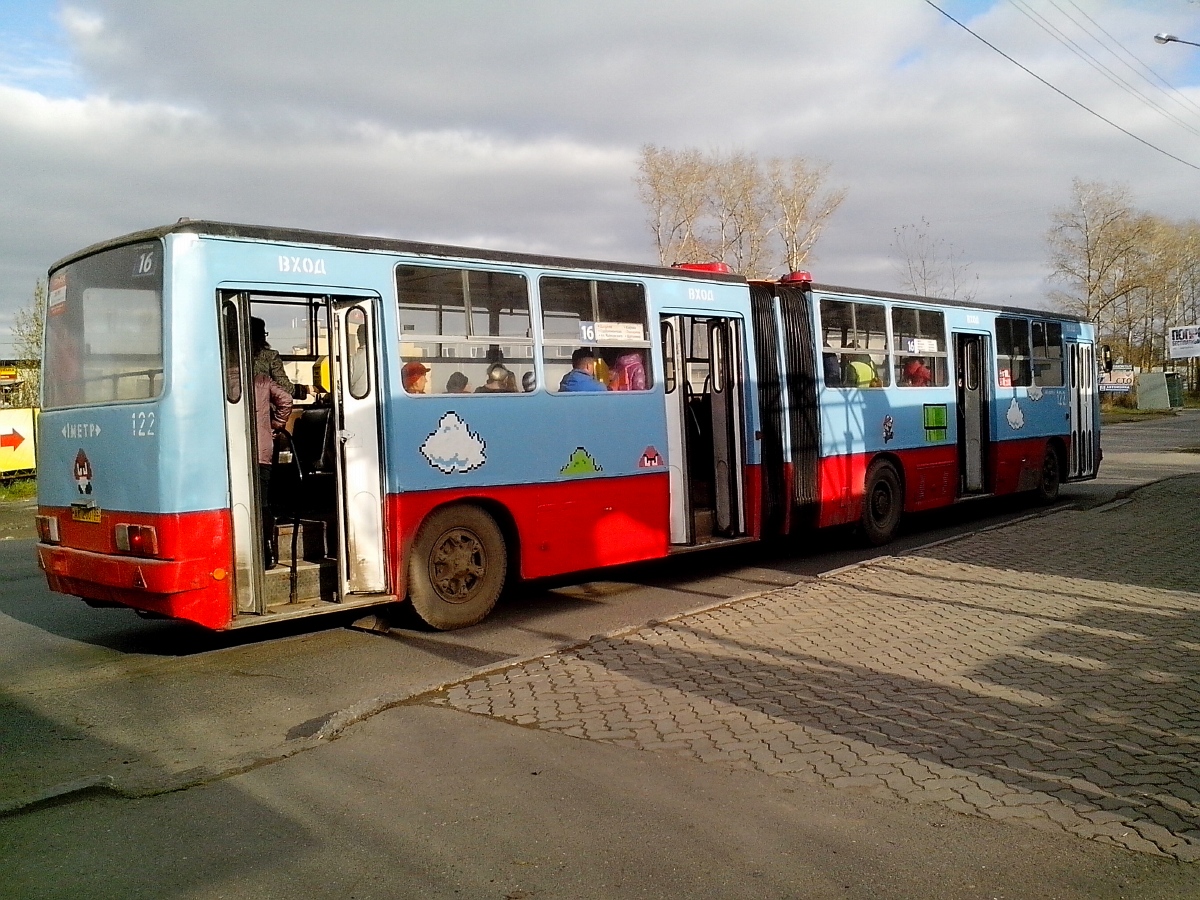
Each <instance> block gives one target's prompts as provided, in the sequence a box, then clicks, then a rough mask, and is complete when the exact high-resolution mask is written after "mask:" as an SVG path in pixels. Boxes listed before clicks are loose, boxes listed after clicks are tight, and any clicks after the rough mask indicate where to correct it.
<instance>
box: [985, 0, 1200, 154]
mask: <svg viewBox="0 0 1200 900" xmlns="http://www.w3.org/2000/svg"><path fill="white" fill-rule="evenodd" d="M1008 2H1009V3H1010V4H1012V6H1013V7H1015V8H1016V10H1017V11H1018V12H1019V13H1021V15H1023V16H1025V18H1027V19H1029V21H1031V22H1033V24H1035V25H1037V26H1038V28H1040V29H1042V31H1044V32H1046V33H1047V34H1048V35H1050V36H1051V37H1052V38H1054V39H1055V40H1056V41H1058V42H1059V43H1060V44H1062V45H1063V46H1064V47H1066V48H1067V49H1068V50H1070V51H1071V52H1072V53H1073V54H1075V55H1076V56H1078V57H1079V58H1080V59H1082V60H1083V61H1084V62H1085V63H1087V64H1088V65H1089V66H1091V67H1092V68H1093V69H1095V70H1096V71H1097V72H1099V73H1100V74H1101V75H1103V76H1104V77H1105V78H1107V79H1108V80H1109V81H1110V82H1112V83H1113V84H1114V85H1116V86H1117V87H1118V88H1120V89H1121V90H1123V91H1125V93H1127V94H1129V95H1130V96H1131V97H1134V98H1135V99H1137V100H1139V101H1141V102H1142V103H1143V104H1145V105H1146V106H1149V107H1150V108H1151V109H1153V110H1155V111H1156V112H1157V113H1159V115H1162V116H1164V117H1166V118H1168V119H1170V120H1171V121H1172V122H1174V123H1175V124H1176V125H1178V126H1179V127H1180V128H1183V129H1185V130H1187V131H1190V132H1191V133H1192V134H1194V135H1196V136H1197V137H1200V129H1197V128H1196V127H1195V126H1193V125H1189V124H1188V123H1187V122H1185V121H1183V119H1181V118H1179V117H1178V116H1177V115H1175V114H1174V113H1173V112H1170V111H1169V110H1166V109H1164V108H1163V107H1162V106H1160V105H1159V104H1158V103H1157V102H1156V101H1154V100H1153V99H1151V98H1150V97H1147V96H1146V95H1145V94H1143V93H1142V92H1141V91H1140V90H1139V89H1138V88H1137V87H1135V86H1134V85H1132V84H1130V83H1129V82H1128V81H1126V80H1125V79H1124V78H1122V77H1121V76H1120V75H1118V74H1117V73H1116V72H1114V71H1113V70H1112V69H1110V68H1109V67H1108V66H1106V65H1105V64H1104V63H1103V62H1101V61H1100V60H1099V59H1097V58H1096V57H1095V56H1093V55H1092V54H1091V53H1089V52H1088V51H1087V50H1086V49H1084V47H1083V46H1082V45H1081V44H1079V43H1078V42H1077V41H1075V40H1074V39H1073V38H1072V37H1071V36H1070V35H1068V34H1067V33H1066V32H1065V31H1063V30H1062V29H1060V28H1059V27H1058V26H1057V25H1055V24H1054V23H1053V22H1051V21H1050V20H1049V19H1048V18H1046V17H1045V16H1044V15H1042V14H1041V13H1039V12H1037V11H1036V10H1034V9H1032V8H1030V7H1029V5H1028V4H1026V3H1024V2H1023V0H1008ZM1050 5H1051V6H1053V7H1054V8H1055V9H1057V10H1058V11H1059V12H1060V13H1062V14H1063V16H1065V17H1066V18H1067V20H1068V21H1069V22H1071V24H1072V25H1076V26H1079V23H1078V22H1076V21H1075V20H1074V19H1072V18H1071V16H1070V15H1069V14H1068V13H1067V12H1066V11H1065V10H1063V8H1062V7H1060V6H1059V5H1058V4H1057V3H1055V2H1054V0H1050ZM1079 27H1082V26H1079ZM1083 30H1084V31H1086V30H1087V29H1083ZM1089 37H1092V35H1089ZM1099 43H1100V44H1101V46H1104V45H1103V43H1102V42H1099ZM1104 49H1105V50H1108V48H1107V47H1105V48H1104ZM1109 52H1110V53H1112V51H1111V50H1109ZM1113 55H1114V56H1115V55H1116V54H1113Z"/></svg>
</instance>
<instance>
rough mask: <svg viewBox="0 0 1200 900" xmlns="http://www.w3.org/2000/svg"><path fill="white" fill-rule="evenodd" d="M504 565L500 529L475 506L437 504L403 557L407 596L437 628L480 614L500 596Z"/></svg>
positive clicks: (505, 558) (445, 628) (465, 621)
mask: <svg viewBox="0 0 1200 900" xmlns="http://www.w3.org/2000/svg"><path fill="white" fill-rule="evenodd" d="M507 570H508V556H507V552H506V550H505V546H504V535H502V534H501V533H500V529H499V527H498V526H497V525H496V521H495V519H493V518H492V517H491V516H489V515H488V514H487V513H486V512H484V511H483V510H482V509H479V508H478V507H476V506H448V507H446V508H445V509H439V510H438V511H437V512H435V513H434V514H433V515H431V516H430V517H429V518H428V519H426V520H425V523H424V524H423V525H422V526H421V530H420V531H418V532H417V537H416V540H415V541H413V549H412V555H411V557H410V558H409V562H408V596H409V599H410V600H411V601H412V605H413V609H415V610H416V611H417V615H419V616H420V617H421V618H422V619H424V620H425V622H426V623H428V624H429V625H432V626H433V627H434V628H437V629H439V630H441V631H449V630H450V629H452V628H465V627H466V626H467V625H474V624H475V623H476V622H478V621H480V620H481V619H483V617H484V616H486V615H487V614H488V613H489V612H491V611H492V607H493V606H495V605H496V601H497V600H498V599H499V597H500V591H501V590H502V589H503V588H504V578H505V575H506V573H507Z"/></svg>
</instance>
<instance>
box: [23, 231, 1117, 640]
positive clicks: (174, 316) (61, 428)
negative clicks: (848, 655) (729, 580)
mask: <svg viewBox="0 0 1200 900" xmlns="http://www.w3.org/2000/svg"><path fill="white" fill-rule="evenodd" d="M49 278H50V280H49V290H48V298H47V309H46V337H45V358H44V366H43V378H42V390H43V412H42V414H41V416H40V419H39V429H40V433H39V441H38V503H39V514H38V518H37V525H38V534H39V543H38V545H37V553H38V559H39V562H40V565H41V567H42V569H44V571H45V573H46V577H47V579H48V582H49V586H50V587H51V589H53V590H55V591H58V592H61V593H64V594H68V595H74V596H77V597H80V598H83V599H84V600H86V601H87V602H88V603H90V604H92V605H95V606H122V607H132V608H134V609H136V610H138V611H139V612H141V613H143V614H147V615H158V616H165V617H169V618H174V619H181V620H187V621H190V622H194V623H197V624H199V625H202V626H205V627H207V628H211V629H228V628H235V627H242V626H247V625H254V624H259V623H264V622H273V621H280V620H282V619H287V618H293V617H299V616H309V615H318V614H322V613H326V612H335V611H339V610H347V609H351V608H356V607H368V606H376V605H379V604H384V603H392V602H402V601H407V602H409V603H411V604H412V606H413V608H414V609H415V610H416V612H417V613H418V614H419V615H420V616H421V617H422V618H423V619H424V620H425V621H426V622H428V623H429V624H430V625H432V626H433V627H436V628H455V627H461V626H465V625H470V624H473V623H475V622H478V621H479V620H480V619H482V618H483V617H484V616H486V615H487V613H488V612H489V611H490V610H491V609H492V607H493V605H494V604H495V603H496V600H497V598H498V597H499V596H500V592H501V590H502V588H503V587H504V585H505V584H506V583H508V582H509V581H511V580H513V579H518V578H519V579H536V578H542V577H547V576H561V575H563V574H565V573H572V572H582V571H588V570H594V569H599V568H603V567H606V566H613V565H618V564H623V563H631V562H636V561H643V560H652V559H659V558H663V557H667V556H669V555H671V554H676V553H682V552H688V551H693V550H698V549H702V548H708V547H716V546H723V545H728V544H731V543H737V542H748V541H755V540H760V539H763V538H767V537H774V536H780V535H788V534H803V533H805V532H808V531H811V529H816V528H824V527H829V526H835V525H845V524H850V523H857V524H858V525H859V526H860V528H861V531H862V533H863V534H864V535H865V536H866V538H867V539H868V540H870V541H871V542H874V543H883V542H886V541H888V540H889V539H890V538H891V537H892V535H893V533H894V532H895V530H896V527H897V525H898V523H899V521H900V518H901V516H902V515H903V514H904V513H907V512H915V511H919V510H928V509H934V508H937V507H942V506H947V505H950V504H953V503H956V502H959V501H962V500H965V499H968V498H973V497H981V496H988V495H1001V494H1010V493H1015V492H1018V491H1029V492H1031V493H1035V494H1037V495H1040V496H1041V497H1042V498H1043V499H1046V500H1050V499H1053V498H1054V497H1055V496H1056V495H1057V492H1058V488H1059V485H1060V484H1061V483H1062V482H1063V481H1071V480H1078V479H1087V478H1093V477H1095V475H1096V471H1097V466H1098V464H1099V425H1098V422H1099V413H1098V405H1097V395H1096V386H1095V382H1096V354H1095V345H1094V333H1093V329H1092V326H1091V325H1090V324H1088V323H1086V322H1083V321H1080V320H1078V319H1074V318H1070V317H1068V316H1062V315H1057V314H1052V313H1049V312H1046V311H1043V310H1032V309H1018V308H1007V307H993V306H984V305H974V304H966V303H951V302H946V301H941V300H935V299H930V298H926V297H916V296H907V295H902V294H892V293H882V292H872V291H860V290H853V289H847V288H840V287H832V286H826V285H821V284H814V283H812V281H811V279H810V278H809V277H808V276H807V275H806V274H805V273H794V274H792V275H790V276H787V277H785V278H783V279H780V280H779V281H777V282H765V281H764V282H758V281H754V282H748V281H747V280H746V279H744V278H742V277H740V276H738V275H735V274H732V273H730V272H729V271H728V269H727V268H725V267H723V266H721V265H719V264H718V265H711V266H694V267H687V266H683V267H675V268H661V267H652V266H644V265H629V264H618V263H606V262H593V261H584V260H575V259H562V258H553V257H544V256H534V255H528V254H520V253H506V252H495V251H488V250H479V249H470V248H462V247H450V246H437V245H430V244H421V243H414V242H408V241H399V240H391V239H383V238H370V237H360V236H351V235H341V234H327V233H318V232H309V231H298V230H285V229H278V228H268V227H257V226H245V225H232V224H224V223H216V222H202V221H188V220H181V221H180V222H179V223H177V224H175V225H171V226H167V227H163V228H157V229H153V230H148V231H144V232H139V233H136V234H131V235H127V236H125V237H121V238H118V239H115V240H112V241H109V242H107V243H104V244H99V245H96V246H93V247H89V248H87V249H85V250H82V251H80V252H79V253H76V254H74V255H72V256H69V257H67V258H66V259H64V260H62V261H61V262H59V263H57V264H56V265H55V266H54V267H53V268H52V269H51V270H50V273H49ZM254 320H261V323H262V325H260V330H265V331H266V332H267V334H269V341H268V343H269V345H270V347H271V348H273V349H274V350H275V351H276V352H277V354H278V358H279V360H280V361H281V362H282V364H283V368H284V370H285V372H286V373H287V374H288V375H289V376H290V381H291V382H294V383H297V384H301V385H311V386H312V387H313V388H314V390H313V391H312V392H311V393H310V394H309V395H308V396H307V397H306V398H303V399H297V400H296V401H295V403H294V406H293V409H292V411H291V413H290V415H289V416H288V418H287V423H288V424H287V426H286V428H284V429H283V433H282V434H274V435H271V436H270V438H269V441H270V446H265V443H266V441H267V440H268V439H266V438H263V437H261V436H260V428H259V427H258V424H257V423H258V421H259V419H258V415H259V413H261V412H262V410H261V409H256V408H255V407H256V403H259V402H261V401H259V400H256V396H257V393H256V391H255V390H254V389H252V387H251V386H252V385H255V379H256V377H257V378H259V379H261V377H263V376H261V375H259V376H256V375H255V358H256V357H255V355H254V354H255V352H256V348H254V347H253V338H252V329H253V324H252V323H253V322H254ZM580 388H583V389H582V390H581V389H580ZM296 393H297V394H299V393H301V392H300V391H296ZM268 433H269V432H268ZM263 459H267V460H270V464H269V465H266V466H263V465H262V464H261V462H260V461H261V460H263ZM262 468H265V469H266V471H267V474H269V476H270V477H269V481H265V480H264V479H263V478H262V477H260V471H261V469H262ZM272 523H277V524H272ZM275 539H277V544H276V546H278V548H279V549H278V553H279V557H280V559H279V564H278V565H275V566H272V563H273V562H274V560H273V553H274V552H275V551H274V549H273V546H272V541H273V540H275Z"/></svg>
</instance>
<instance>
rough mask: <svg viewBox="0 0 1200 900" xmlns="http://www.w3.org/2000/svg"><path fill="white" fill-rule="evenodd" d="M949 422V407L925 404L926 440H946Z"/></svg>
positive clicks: (938, 404)
mask: <svg viewBox="0 0 1200 900" xmlns="http://www.w3.org/2000/svg"><path fill="white" fill-rule="evenodd" d="M949 422H950V414H949V407H947V406H946V404H945V403H926V404H925V440H927V441H944V440H946V437H947V429H948V427H949Z"/></svg>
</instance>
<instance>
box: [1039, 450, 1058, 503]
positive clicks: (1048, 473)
mask: <svg viewBox="0 0 1200 900" xmlns="http://www.w3.org/2000/svg"><path fill="white" fill-rule="evenodd" d="M1061 485H1062V468H1061V466H1060V463H1059V459H1058V448H1056V447H1055V446H1054V445H1053V444H1047V445H1046V455H1045V456H1044V457H1043V458H1042V478H1041V481H1039V482H1038V486H1037V496H1038V500H1040V501H1041V502H1042V503H1053V502H1054V501H1055V500H1057V499H1058V489H1059V487H1060V486H1061Z"/></svg>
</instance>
